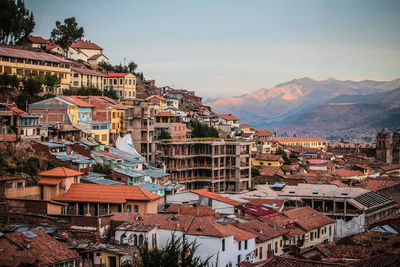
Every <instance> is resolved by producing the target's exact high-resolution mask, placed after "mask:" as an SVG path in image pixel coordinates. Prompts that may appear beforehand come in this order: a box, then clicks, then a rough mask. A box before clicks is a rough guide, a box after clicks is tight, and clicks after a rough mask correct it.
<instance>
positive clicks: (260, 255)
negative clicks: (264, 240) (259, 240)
mask: <svg viewBox="0 0 400 267" xmlns="http://www.w3.org/2000/svg"><path fill="white" fill-rule="evenodd" d="M259 254H260V260H261V259H262V247H260V253H259Z"/></svg>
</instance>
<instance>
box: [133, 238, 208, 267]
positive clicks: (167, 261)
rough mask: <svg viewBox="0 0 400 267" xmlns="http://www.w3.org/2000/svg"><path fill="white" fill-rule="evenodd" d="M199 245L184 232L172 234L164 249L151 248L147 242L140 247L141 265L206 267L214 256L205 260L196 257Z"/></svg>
mask: <svg viewBox="0 0 400 267" xmlns="http://www.w3.org/2000/svg"><path fill="white" fill-rule="evenodd" d="M198 247H199V245H198V244H197V242H196V241H193V242H189V241H188V238H187V236H186V235H185V234H184V235H183V236H181V237H178V238H177V237H176V236H175V234H174V233H173V234H172V237H171V239H170V240H169V241H168V243H167V245H166V246H165V248H164V249H163V250H160V249H158V248H156V247H155V248H153V249H149V248H148V246H147V244H145V245H144V246H143V247H140V248H139V253H140V258H141V259H140V261H139V263H138V266H140V267H206V266H208V265H209V261H210V259H211V257H212V255H211V256H209V257H208V258H206V259H205V260H201V258H200V257H196V256H195V253H196V251H197V249H198Z"/></svg>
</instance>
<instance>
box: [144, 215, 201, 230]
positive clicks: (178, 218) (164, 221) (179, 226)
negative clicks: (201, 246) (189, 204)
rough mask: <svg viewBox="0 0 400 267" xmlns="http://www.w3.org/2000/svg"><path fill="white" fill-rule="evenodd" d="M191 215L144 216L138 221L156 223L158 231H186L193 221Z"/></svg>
mask: <svg viewBox="0 0 400 267" xmlns="http://www.w3.org/2000/svg"><path fill="white" fill-rule="evenodd" d="M193 218H194V216H192V215H181V214H144V215H143V216H142V217H141V218H140V219H139V221H142V222H144V223H155V222H156V223H157V224H159V225H160V227H159V228H160V229H166V230H178V231H187V230H188V229H189V226H190V224H191V223H192V221H193Z"/></svg>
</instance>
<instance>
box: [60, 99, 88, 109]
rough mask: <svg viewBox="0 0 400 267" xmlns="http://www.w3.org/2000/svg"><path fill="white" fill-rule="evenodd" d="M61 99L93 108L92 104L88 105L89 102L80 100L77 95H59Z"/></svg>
mask: <svg viewBox="0 0 400 267" xmlns="http://www.w3.org/2000/svg"><path fill="white" fill-rule="evenodd" d="M61 98H62V99H64V100H67V101H69V102H71V103H73V104H75V105H77V106H79V107H85V108H93V107H94V106H93V105H90V104H89V103H87V102H85V101H83V100H81V99H80V98H79V97H77V96H61Z"/></svg>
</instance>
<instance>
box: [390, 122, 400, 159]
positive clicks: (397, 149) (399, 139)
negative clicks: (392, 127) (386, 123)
mask: <svg viewBox="0 0 400 267" xmlns="http://www.w3.org/2000/svg"><path fill="white" fill-rule="evenodd" d="M392 147H393V161H394V163H400V129H397V131H395V132H394V133H393V135H392Z"/></svg>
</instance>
